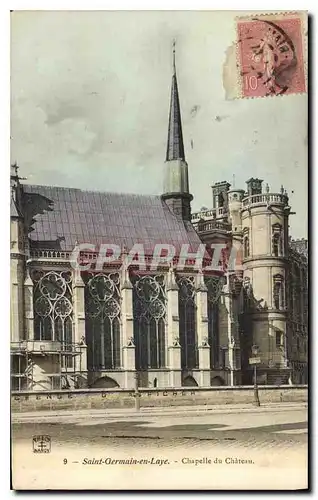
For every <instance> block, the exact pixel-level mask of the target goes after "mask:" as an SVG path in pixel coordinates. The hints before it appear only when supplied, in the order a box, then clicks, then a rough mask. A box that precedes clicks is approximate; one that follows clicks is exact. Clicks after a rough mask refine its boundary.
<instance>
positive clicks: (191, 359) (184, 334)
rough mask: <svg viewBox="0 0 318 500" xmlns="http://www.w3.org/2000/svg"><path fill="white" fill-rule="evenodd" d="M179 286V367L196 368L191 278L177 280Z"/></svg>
mask: <svg viewBox="0 0 318 500" xmlns="http://www.w3.org/2000/svg"><path fill="white" fill-rule="evenodd" d="M177 284H178V286H179V333H180V345H181V367H182V368H187V369H192V368H197V367H198V349H197V331H196V304H195V281H194V277H193V276H180V277H179V278H177Z"/></svg>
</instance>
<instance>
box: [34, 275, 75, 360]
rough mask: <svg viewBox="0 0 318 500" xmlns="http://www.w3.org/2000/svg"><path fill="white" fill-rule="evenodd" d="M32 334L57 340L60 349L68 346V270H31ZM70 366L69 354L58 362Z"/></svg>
mask: <svg viewBox="0 0 318 500" xmlns="http://www.w3.org/2000/svg"><path fill="white" fill-rule="evenodd" d="M31 276H32V280H33V283H34V303H33V308H34V338H35V340H48V341H57V342H61V349H62V351H71V350H72V342H73V341H72V337H73V335H72V330H73V324H72V318H73V305H72V273H71V272H69V271H62V272H55V271H49V272H47V273H45V272H44V271H38V270H34V271H33V272H31ZM64 363H65V364H66V365H67V366H69V367H70V366H72V358H71V356H67V357H63V358H62V365H64Z"/></svg>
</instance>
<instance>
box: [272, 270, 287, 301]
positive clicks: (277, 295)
mask: <svg viewBox="0 0 318 500" xmlns="http://www.w3.org/2000/svg"><path fill="white" fill-rule="evenodd" d="M284 293H285V292H284V278H283V276H282V275H281V274H275V276H274V277H273V299H274V300H273V302H274V308H275V309H283V308H284V307H285V300H284Z"/></svg>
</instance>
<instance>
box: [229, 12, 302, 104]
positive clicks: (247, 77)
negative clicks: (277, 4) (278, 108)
mask: <svg viewBox="0 0 318 500" xmlns="http://www.w3.org/2000/svg"><path fill="white" fill-rule="evenodd" d="M237 36H238V40H237V68H238V70H239V74H240V75H239V76H240V87H241V88H240V96H241V97H265V96H274V95H281V94H298V93H303V92H305V91H306V73H305V66H304V33H303V23H302V18H301V16H300V15H297V14H287V13H286V14H284V15H277V16H275V15H271V16H266V15H259V16H257V15H256V16H253V17H248V18H246V17H245V18H238V19H237Z"/></svg>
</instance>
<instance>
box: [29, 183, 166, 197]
mask: <svg viewBox="0 0 318 500" xmlns="http://www.w3.org/2000/svg"><path fill="white" fill-rule="evenodd" d="M27 186H30V187H34V188H53V189H65V190H66V189H71V190H73V191H81V192H82V193H92V194H112V195H118V196H136V197H137V196H143V197H148V198H160V197H161V194H143V193H129V192H125V191H99V190H95V189H82V188H76V187H68V186H53V185H49V184H23V187H24V188H26V187H27Z"/></svg>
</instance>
